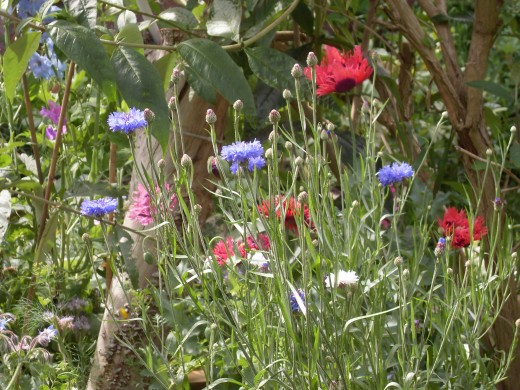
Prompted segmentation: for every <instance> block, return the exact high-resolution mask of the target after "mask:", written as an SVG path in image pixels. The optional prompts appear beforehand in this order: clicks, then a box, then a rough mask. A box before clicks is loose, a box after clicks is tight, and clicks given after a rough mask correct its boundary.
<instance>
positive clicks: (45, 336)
mask: <svg viewBox="0 0 520 390" xmlns="http://www.w3.org/2000/svg"><path fill="white" fill-rule="evenodd" d="M57 335H58V330H57V329H54V326H52V325H50V326H49V327H48V328H45V329H44V330H42V331H41V332H40V334H39V335H38V336H36V337H37V339H38V344H40V345H41V346H43V347H46V346H47V345H49V343H50V342H51V340H52V339H53V338H55V337H56V336H57Z"/></svg>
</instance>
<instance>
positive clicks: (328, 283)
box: [325, 271, 359, 288]
mask: <svg viewBox="0 0 520 390" xmlns="http://www.w3.org/2000/svg"><path fill="white" fill-rule="evenodd" d="M358 280H359V277H358V276H357V275H356V273H355V272H354V271H339V272H338V275H337V276H336V275H334V274H330V275H329V276H327V277H326V278H325V287H327V288H332V287H340V288H345V287H349V286H353V285H356V284H357V282H358Z"/></svg>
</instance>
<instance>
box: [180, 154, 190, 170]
mask: <svg viewBox="0 0 520 390" xmlns="http://www.w3.org/2000/svg"><path fill="white" fill-rule="evenodd" d="M181 165H182V166H183V167H184V168H188V167H189V166H191V157H190V156H188V155H187V154H184V155H183V156H182V158H181Z"/></svg>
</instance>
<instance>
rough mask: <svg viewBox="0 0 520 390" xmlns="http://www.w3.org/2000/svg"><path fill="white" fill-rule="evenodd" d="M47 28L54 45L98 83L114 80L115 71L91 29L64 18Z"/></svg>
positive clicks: (102, 83)
mask: <svg viewBox="0 0 520 390" xmlns="http://www.w3.org/2000/svg"><path fill="white" fill-rule="evenodd" d="M49 30H50V35H51V37H52V40H53V41H54V43H55V44H56V46H57V47H58V48H59V49H60V50H61V51H62V52H63V53H65V55H66V56H67V57H68V58H70V59H71V60H72V61H74V62H75V63H76V64H78V66H79V67H81V68H83V69H84V70H85V71H86V72H87V73H88V74H89V75H90V76H91V77H92V78H93V79H94V80H95V81H96V82H97V83H98V84H99V85H104V84H105V83H111V82H112V80H114V78H115V72H114V69H113V68H112V66H111V64H110V59H109V58H108V55H107V53H106V51H105V49H104V48H103V45H102V44H101V41H100V40H99V38H98V37H97V35H96V34H95V33H94V32H93V31H92V30H90V29H88V28H87V27H85V26H81V25H78V24H73V23H70V22H67V21H65V20H57V21H55V22H52V23H51V24H50V25H49Z"/></svg>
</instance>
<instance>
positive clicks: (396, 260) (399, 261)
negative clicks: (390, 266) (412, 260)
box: [394, 256, 403, 267]
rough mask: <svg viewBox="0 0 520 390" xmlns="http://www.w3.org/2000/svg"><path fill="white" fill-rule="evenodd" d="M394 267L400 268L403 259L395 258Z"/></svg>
mask: <svg viewBox="0 0 520 390" xmlns="http://www.w3.org/2000/svg"><path fill="white" fill-rule="evenodd" d="M394 265H395V266H396V267H400V266H402V265H403V258H402V257H401V256H397V257H396V258H395V260H394Z"/></svg>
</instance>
